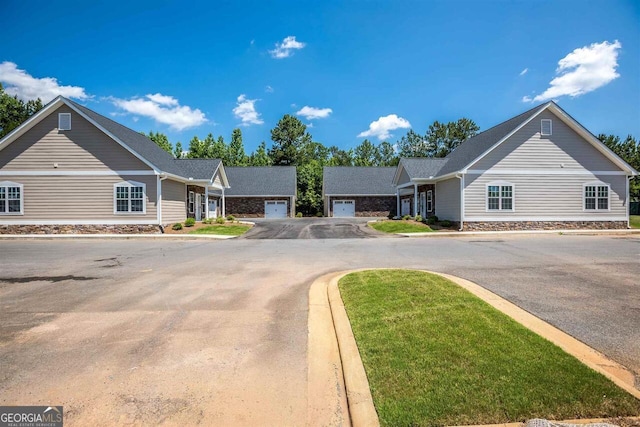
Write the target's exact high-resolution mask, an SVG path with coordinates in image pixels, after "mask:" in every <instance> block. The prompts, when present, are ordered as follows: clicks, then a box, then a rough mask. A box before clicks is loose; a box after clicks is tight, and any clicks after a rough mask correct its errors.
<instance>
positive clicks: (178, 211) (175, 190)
mask: <svg viewBox="0 0 640 427" xmlns="http://www.w3.org/2000/svg"><path fill="white" fill-rule="evenodd" d="M186 188H187V187H186V185H185V184H184V183H183V182H178V181H173V180H171V179H165V180H164V181H162V224H172V223H176V222H182V221H184V220H185V219H186V218H187V205H186V203H187V202H186V199H187V196H186Z"/></svg>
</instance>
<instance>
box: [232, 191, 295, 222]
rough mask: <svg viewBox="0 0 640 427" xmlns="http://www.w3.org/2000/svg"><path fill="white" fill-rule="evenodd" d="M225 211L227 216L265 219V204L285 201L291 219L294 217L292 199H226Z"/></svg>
mask: <svg viewBox="0 0 640 427" xmlns="http://www.w3.org/2000/svg"><path fill="white" fill-rule="evenodd" d="M224 200H225V211H226V214H227V215H233V216H235V217H242V218H264V202H265V201H267V200H285V201H286V202H287V210H288V215H287V216H289V217H292V216H293V214H292V209H295V206H291V197H290V196H283V197H229V196H227V197H225V199H224Z"/></svg>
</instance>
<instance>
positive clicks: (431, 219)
mask: <svg viewBox="0 0 640 427" xmlns="http://www.w3.org/2000/svg"><path fill="white" fill-rule="evenodd" d="M436 222H438V217H437V216H435V215H431V216H430V217H429V218H427V224H429V225H433V224H435V223H436Z"/></svg>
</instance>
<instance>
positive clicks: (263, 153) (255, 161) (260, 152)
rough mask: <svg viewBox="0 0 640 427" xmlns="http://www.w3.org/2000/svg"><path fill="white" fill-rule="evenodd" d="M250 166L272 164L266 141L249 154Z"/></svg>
mask: <svg viewBox="0 0 640 427" xmlns="http://www.w3.org/2000/svg"><path fill="white" fill-rule="evenodd" d="M249 166H271V158H270V157H269V154H268V153H267V144H266V143H265V142H264V141H262V142H261V143H260V145H258V148H257V149H256V151H255V152H253V153H251V156H249Z"/></svg>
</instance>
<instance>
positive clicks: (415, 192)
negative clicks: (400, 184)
mask: <svg viewBox="0 0 640 427" xmlns="http://www.w3.org/2000/svg"><path fill="white" fill-rule="evenodd" d="M416 215H418V184H414V185H413V216H414V217H415V216H416Z"/></svg>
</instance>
